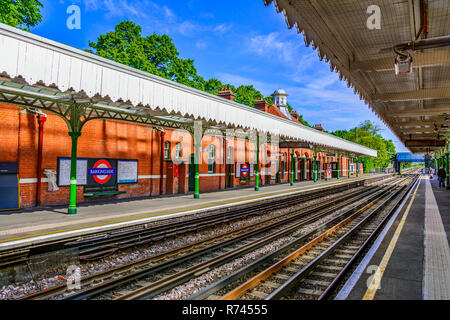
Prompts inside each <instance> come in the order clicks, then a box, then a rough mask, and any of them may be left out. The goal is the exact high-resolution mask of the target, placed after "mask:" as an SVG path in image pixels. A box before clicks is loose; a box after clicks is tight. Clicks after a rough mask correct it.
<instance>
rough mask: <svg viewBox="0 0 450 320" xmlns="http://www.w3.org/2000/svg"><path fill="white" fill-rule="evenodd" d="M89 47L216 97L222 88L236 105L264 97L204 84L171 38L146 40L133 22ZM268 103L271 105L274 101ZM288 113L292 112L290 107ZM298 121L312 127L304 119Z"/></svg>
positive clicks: (153, 36) (241, 89) (248, 89)
mask: <svg viewBox="0 0 450 320" xmlns="http://www.w3.org/2000/svg"><path fill="white" fill-rule="evenodd" d="M89 47H90V48H91V49H87V50H86V51H88V52H91V53H95V54H97V55H99V56H101V57H104V58H107V59H110V60H113V61H116V62H119V63H122V64H125V65H128V66H130V67H133V68H136V69H139V70H142V71H145V72H149V73H152V74H155V75H157V76H160V77H164V78H166V79H170V80H173V81H176V82H178V83H182V84H184V85H187V86H190V87H193V88H196V89H198V90H202V91H206V92H208V93H210V94H213V95H217V94H218V93H219V92H220V89H222V88H230V89H231V90H232V91H233V93H234V94H235V95H236V98H235V101H236V102H238V103H242V104H245V105H247V106H250V107H253V106H254V103H255V101H256V99H257V98H262V97H263V95H262V94H261V92H260V91H259V90H257V89H256V88H255V87H254V86H253V85H240V86H238V87H235V86H233V85H231V84H224V83H222V82H221V81H220V80H218V79H216V78H211V79H209V80H205V79H204V78H203V77H201V76H200V75H198V74H197V69H196V68H195V65H194V60H192V59H181V58H180V57H179V53H178V50H177V48H176V46H175V44H174V43H173V42H172V39H171V38H170V37H169V36H168V35H165V34H163V35H158V34H156V33H153V34H151V35H149V36H147V37H143V36H142V28H141V27H140V26H139V25H137V24H135V23H134V22H131V21H122V22H121V23H119V24H118V25H116V26H115V28H114V32H108V33H106V34H102V35H100V36H99V37H98V38H97V41H96V42H92V41H90V42H89ZM265 99H266V100H267V101H268V102H269V103H270V104H272V97H266V98H265ZM288 109H289V110H290V111H292V110H293V109H292V107H291V106H290V105H288ZM299 121H300V122H302V123H303V124H304V125H307V126H309V124H308V122H306V121H305V120H304V119H303V117H302V116H300V117H299Z"/></svg>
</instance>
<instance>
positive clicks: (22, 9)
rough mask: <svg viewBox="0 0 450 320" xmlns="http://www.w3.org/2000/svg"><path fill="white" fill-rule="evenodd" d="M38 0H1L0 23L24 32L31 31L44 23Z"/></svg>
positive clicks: (40, 4)
mask: <svg viewBox="0 0 450 320" xmlns="http://www.w3.org/2000/svg"><path fill="white" fill-rule="evenodd" d="M41 7H42V3H41V2H39V1H38V0H1V4H0V22H1V23H5V24H8V25H10V26H12V27H15V28H19V29H22V30H27V31H29V30H30V27H34V26H36V25H37V24H38V23H39V22H42V15H41V10H40V8H41Z"/></svg>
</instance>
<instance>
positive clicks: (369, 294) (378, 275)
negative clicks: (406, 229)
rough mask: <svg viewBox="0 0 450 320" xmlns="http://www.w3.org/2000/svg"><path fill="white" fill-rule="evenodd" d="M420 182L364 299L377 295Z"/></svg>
mask: <svg viewBox="0 0 450 320" xmlns="http://www.w3.org/2000/svg"><path fill="white" fill-rule="evenodd" d="M420 180H422V177H420ZM419 184H420V182H419V183H418V184H417V186H416V188H415V190H414V193H413V195H412V197H411V200H410V201H409V204H408V207H407V208H406V211H405V212H404V213H403V217H402V219H401V220H400V223H399V224H398V226H397V229H396V230H395V233H394V235H393V237H392V239H391V242H390V243H389V246H388V248H387V249H386V252H385V254H384V256H383V259H382V260H381V263H380V265H379V266H378V268H377V271H376V272H375V274H374V276H373V278H372V281H371V283H370V285H369V288H368V289H367V291H366V293H365V294H364V296H363V298H362V300H373V298H374V297H375V294H376V292H377V290H378V285H379V284H380V283H381V278H383V274H384V271H385V270H386V267H387V265H388V263H389V260H390V258H391V255H392V252H393V251H394V249H395V246H396V245H397V241H398V238H399V237H400V233H401V232H402V229H403V226H404V224H405V221H406V218H407V217H408V213H409V211H410V209H411V206H412V203H413V201H414V199H415V197H416V193H417V189H419Z"/></svg>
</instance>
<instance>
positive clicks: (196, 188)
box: [194, 144, 201, 199]
mask: <svg viewBox="0 0 450 320" xmlns="http://www.w3.org/2000/svg"><path fill="white" fill-rule="evenodd" d="M200 147H201V145H199V144H194V149H195V151H194V152H195V153H194V170H195V175H194V199H199V198H200V173H199V162H200Z"/></svg>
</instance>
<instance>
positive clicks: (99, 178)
mask: <svg viewBox="0 0 450 320" xmlns="http://www.w3.org/2000/svg"><path fill="white" fill-rule="evenodd" d="M116 183H117V160H116V159H98V158H90V159H88V175H87V184H88V185H90V186H96V185H98V186H112V185H115V184H116Z"/></svg>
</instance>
